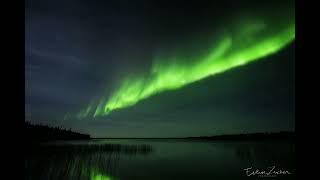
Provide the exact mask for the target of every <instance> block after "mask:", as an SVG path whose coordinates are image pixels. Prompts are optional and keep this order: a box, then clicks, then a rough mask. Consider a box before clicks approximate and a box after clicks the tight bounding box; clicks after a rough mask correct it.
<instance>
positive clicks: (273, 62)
mask: <svg viewBox="0 0 320 180" xmlns="http://www.w3.org/2000/svg"><path fill="white" fill-rule="evenodd" d="M25 24H26V29H25V31H26V33H25V35H26V39H25V40H26V44H25V45H26V48H25V54H26V55H25V59H26V60H25V69H26V71H25V75H26V76H25V80H26V90H25V96H26V99H25V100H26V104H25V106H26V120H27V121H32V122H34V123H41V124H48V125H53V126H62V127H66V128H71V129H73V130H75V131H79V132H84V133H89V134H91V135H92V136H93V137H105V136H114V137H123V136H124V137H137V136H139V137H149V136H155V137H159V136H188V135H195V136H196V135H205V134H209V135H211V134H215V133H218V134H224V133H233V132H234V133H237V132H243V131H248V132H256V131H265V130H267V131H278V130H288V129H289V130H292V129H294V117H295V115H294V101H295V100H294V84H295V80H294V63H295V54H294V48H295V25H296V24H295V3H294V1H292V0H284V1H276V0H271V1H259V2H257V1H253V0H241V1H238V0H224V1H210V0H200V1H191V2H184V1H179V0H173V1H166V0H164V1H163V0H162V1H160V0H152V1H148V0H137V1H128V0H120V1H119V0H110V1H101V2H98V1H90V2H88V1H82V0H80V1H77V0H70V1H62V0H58V1H57V2H55V1H50V0H45V1H40V0H27V1H26V23H25ZM164 130H165V131H166V132H167V133H166V134H165V135H162V132H163V131H164Z"/></svg>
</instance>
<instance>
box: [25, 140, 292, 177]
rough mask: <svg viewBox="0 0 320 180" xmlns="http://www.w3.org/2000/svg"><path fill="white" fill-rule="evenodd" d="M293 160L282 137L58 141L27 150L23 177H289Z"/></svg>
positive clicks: (288, 146)
mask: <svg viewBox="0 0 320 180" xmlns="http://www.w3.org/2000/svg"><path fill="white" fill-rule="evenodd" d="M294 163H295V146H294V144H293V143H292V142H287V141H264V142H248V141H246V142H245V141H242V142H228V141H215V142H208V141H187V140H101V139H100V140H90V141H63V142H55V143H51V144H47V145H43V146H41V147H40V148H37V149H36V150H32V151H29V152H28V153H27V155H26V159H25V177H26V178H25V179H30V180H36V179H44V180H47V179H48V180H50V179H53V180H55V179H57V180H58V179H59V180H62V179H90V180H113V179H116V180H117V179H120V180H127V179H129V180H144V179H146V180H158V179H159V180H168V179H183V180H185V179H192V180H198V179H214V180H217V179H218V180H219V179H231V180H237V179H295V173H296V172H295V166H294ZM271 166H275V169H274V171H273V172H275V171H276V172H278V173H280V174H278V175H275V173H272V175H270V176H268V177H265V176H264V177H263V176H261V175H260V176H259V175H258V174H257V175H251V176H248V175H247V174H246V171H245V170H244V169H246V168H249V167H251V168H252V169H250V170H248V173H249V174H250V173H252V172H253V171H254V170H256V169H259V170H260V172H262V171H266V172H269V171H270V169H271ZM279 170H281V171H282V172H279ZM284 171H287V172H289V173H290V174H287V172H284Z"/></svg>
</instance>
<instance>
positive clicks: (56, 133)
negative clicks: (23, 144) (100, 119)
mask: <svg viewBox="0 0 320 180" xmlns="http://www.w3.org/2000/svg"><path fill="white" fill-rule="evenodd" d="M25 139H26V140H27V141H31V142H47V141H54V140H78V139H90V135H88V134H81V133H77V132H73V131H71V129H69V130H66V129H63V128H61V127H49V126H47V125H34V124H31V123H29V122H25Z"/></svg>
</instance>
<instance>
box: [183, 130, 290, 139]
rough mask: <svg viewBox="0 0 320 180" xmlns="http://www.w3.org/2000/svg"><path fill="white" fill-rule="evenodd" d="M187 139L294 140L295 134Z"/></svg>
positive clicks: (277, 133) (285, 132) (286, 132)
mask: <svg viewBox="0 0 320 180" xmlns="http://www.w3.org/2000/svg"><path fill="white" fill-rule="evenodd" d="M187 139H204V140H232V141H236V140H283V139H286V140H294V139H295V132H290V131H281V132H272V133H248V134H227V135H217V136H199V137H188V138H187Z"/></svg>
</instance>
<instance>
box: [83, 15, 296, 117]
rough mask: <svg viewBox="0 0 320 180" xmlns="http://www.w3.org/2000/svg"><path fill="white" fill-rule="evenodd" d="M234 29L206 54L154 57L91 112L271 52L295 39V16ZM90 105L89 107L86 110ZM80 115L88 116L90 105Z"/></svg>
mask: <svg viewBox="0 0 320 180" xmlns="http://www.w3.org/2000/svg"><path fill="white" fill-rule="evenodd" d="M238 26H239V27H237V28H235V29H236V30H237V31H235V30H234V32H229V33H228V32H226V33H225V34H222V35H220V36H219V37H220V40H219V41H217V42H215V45H214V46H213V47H212V48H211V50H210V51H209V53H208V54H207V55H206V56H203V57H198V58H192V61H190V62H189V63H186V62H185V61H183V59H182V58H181V57H172V58H171V59H170V58H169V59H167V58H166V59H165V58H161V57H156V58H155V59H154V60H153V64H152V67H151V69H150V72H148V73H147V74H144V75H141V76H139V75H137V76H131V77H128V78H126V79H124V80H123V82H122V83H121V84H120V86H119V87H118V88H117V89H116V90H115V91H114V92H113V94H112V95H111V96H110V97H109V99H107V100H106V99H101V100H100V101H99V102H98V105H97V107H96V108H95V110H94V111H93V113H92V114H93V116H94V117H95V116H103V115H107V114H108V113H110V112H111V111H114V110H116V109H121V108H126V107H129V106H132V105H135V104H136V103H138V102H139V101H141V100H143V99H146V98H148V97H150V96H153V95H155V94H157V93H161V92H163V91H167V90H174V89H178V88H181V87H183V86H186V85H188V84H190V83H193V82H196V81H199V80H201V79H204V78H206V77H209V76H213V75H216V74H218V73H222V72H225V71H227V70H230V69H232V68H235V67H239V66H242V65H246V64H248V63H250V62H253V61H257V60H259V59H261V58H263V57H266V56H268V55H271V54H274V53H276V52H278V51H279V50H281V49H282V48H283V47H285V46H286V45H288V44H289V43H291V42H292V41H293V40H294V39H295V23H294V20H288V21H286V23H282V24H281V25H276V24H273V23H272V21H270V20H269V21H268V20H256V19H255V20H254V21H252V22H250V21H246V22H245V23H242V24H240V25H238ZM88 109H89V110H88ZM88 109H87V111H85V112H83V115H85V116H87V115H88V114H89V111H91V110H92V106H90V107H88Z"/></svg>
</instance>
